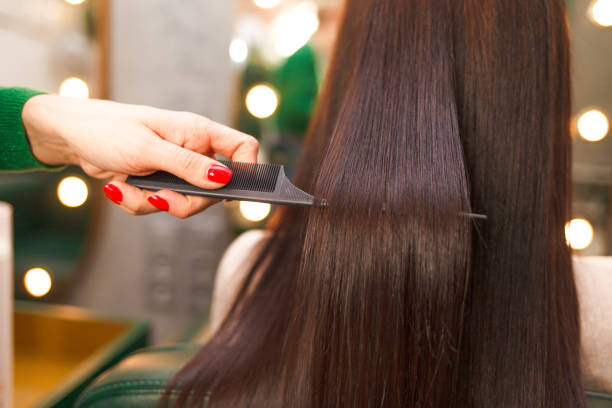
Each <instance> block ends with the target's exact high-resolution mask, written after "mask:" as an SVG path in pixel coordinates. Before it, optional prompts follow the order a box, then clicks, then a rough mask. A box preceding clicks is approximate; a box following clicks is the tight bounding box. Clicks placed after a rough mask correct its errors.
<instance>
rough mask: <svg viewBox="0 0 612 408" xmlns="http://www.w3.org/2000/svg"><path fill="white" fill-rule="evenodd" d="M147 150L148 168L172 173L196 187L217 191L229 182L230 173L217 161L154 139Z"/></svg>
mask: <svg viewBox="0 0 612 408" xmlns="http://www.w3.org/2000/svg"><path fill="white" fill-rule="evenodd" d="M147 150H148V151H147V152H146V156H147V157H148V160H149V163H148V166H149V167H151V168H156V169H161V170H164V171H167V172H169V173H172V174H174V175H175V176H178V177H180V178H182V179H183V180H186V181H188V182H190V183H191V184H194V185H196V186H198V187H201V188H205V189H217V188H221V187H223V186H224V185H225V184H227V183H228V182H229V181H230V180H231V177H232V171H231V170H230V169H228V168H227V167H226V166H224V165H222V164H221V163H219V162H218V161H216V160H214V159H211V158H210V157H207V156H204V155H202V154H199V153H196V152H194V151H192V150H189V149H185V148H182V147H180V146H177V145H175V144H173V143H170V142H167V141H165V140H163V139H156V140H155V141H154V142H153V143H151V144H150V145H149V146H148V147H147Z"/></svg>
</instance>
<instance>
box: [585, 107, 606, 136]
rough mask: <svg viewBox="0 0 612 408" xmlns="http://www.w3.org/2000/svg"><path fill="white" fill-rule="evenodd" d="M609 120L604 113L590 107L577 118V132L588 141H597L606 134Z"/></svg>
mask: <svg viewBox="0 0 612 408" xmlns="http://www.w3.org/2000/svg"><path fill="white" fill-rule="evenodd" d="M609 130H610V122H609V121H608V118H607V117H606V115H605V114H604V113H603V112H602V111H600V110H597V109H591V110H589V111H587V112H585V113H583V114H582V115H580V117H579V118H578V134H580V137H582V138H583V139H585V140H588V141H589V142H598V141H600V140H602V139H603V138H604V137H606V135H607V134H608V131H609Z"/></svg>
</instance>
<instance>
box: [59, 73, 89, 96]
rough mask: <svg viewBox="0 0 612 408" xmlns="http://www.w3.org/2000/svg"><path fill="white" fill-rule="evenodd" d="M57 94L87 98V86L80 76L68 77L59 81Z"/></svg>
mask: <svg viewBox="0 0 612 408" xmlns="http://www.w3.org/2000/svg"><path fill="white" fill-rule="evenodd" d="M59 94H60V95H61V96H67V97H69V98H77V99H87V98H89V87H88V86H87V83H86V82H85V81H83V80H82V79H81V78H77V77H70V78H67V79H65V80H64V81H63V82H62V83H61V85H60V87H59Z"/></svg>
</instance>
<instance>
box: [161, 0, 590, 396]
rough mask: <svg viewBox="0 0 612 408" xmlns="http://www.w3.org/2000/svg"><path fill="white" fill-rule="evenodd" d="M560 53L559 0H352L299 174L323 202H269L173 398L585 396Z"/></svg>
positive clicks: (565, 80)
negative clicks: (234, 293) (228, 305)
mask: <svg viewBox="0 0 612 408" xmlns="http://www.w3.org/2000/svg"><path fill="white" fill-rule="evenodd" d="M568 53H569V51H568V36H567V27H566V21H565V10H564V5H563V1H562V0H511V1H508V0H412V1H407V0H349V1H348V2H347V5H346V9H345V15H344V18H343V22H342V26H341V29H340V33H339V38H338V42H337V46H336V50H335V53H334V57H333V61H332V64H331V67H330V72H329V73H328V76H327V79H326V83H325V86H324V90H323V93H322V97H321V99H320V101H319V104H318V109H317V112H316V115H315V117H314V120H313V122H312V124H311V129H310V132H309V135H308V137H307V140H306V142H305V145H304V152H303V157H302V162H301V163H302V165H301V167H300V170H299V173H298V175H297V178H296V183H297V184H298V185H299V186H300V187H302V188H303V189H305V190H306V191H309V192H311V193H314V194H315V195H317V196H319V197H324V198H326V199H327V200H328V201H329V203H330V206H329V208H327V209H310V210H304V209H295V208H283V209H282V210H279V212H278V213H277V214H276V219H275V221H276V222H275V223H274V227H273V234H272V238H271V239H270V240H269V241H268V242H267V243H266V244H265V245H264V247H263V248H262V250H261V254H260V256H259V257H258V260H257V262H256V263H255V266H254V267H253V268H252V269H251V270H250V272H249V274H248V277H247V278H246V281H245V283H244V284H243V286H242V289H241V292H240V294H239V296H238V298H237V301H236V302H235V304H234V305H233V308H232V310H231V312H230V313H229V316H228V317H227V318H226V320H225V322H224V324H223V325H222V327H221V328H220V330H219V331H218V332H217V333H216V335H215V336H214V337H213V339H212V340H211V341H210V342H209V343H208V344H207V345H206V346H204V347H203V348H202V350H201V352H200V353H199V354H198V355H197V356H196V357H195V358H194V359H193V360H192V361H191V362H190V363H189V364H187V366H186V367H184V368H183V370H182V371H181V372H180V373H179V374H178V375H177V377H176V378H175V379H174V381H173V383H172V384H171V387H181V389H182V390H183V392H182V394H181V396H180V398H179V400H178V403H177V405H184V406H191V405H195V404H196V403H197V402H198V401H202V400H205V399H206V400H207V401H208V402H209V403H210V406H211V407H214V408H217V407H298V408H302V407H303V408H306V407H337V408H340V407H359V408H361V407H483V408H485V407H486V408H489V407H554V408H560V407H572V408H575V407H582V406H585V400H584V395H583V390H582V387H581V382H580V368H579V324H578V305H577V297H576V289H575V285H574V280H573V274H572V267H571V262H570V251H569V249H568V247H567V245H566V243H565V240H564V225H565V222H566V221H567V219H568V217H569V188H570V185H569V176H570V144H571V140H570V135H569V123H570V80H569V55H568ZM464 212H478V213H483V214H486V215H487V216H488V219H487V220H486V221H474V220H472V219H469V218H466V217H462V216H460V215H459V213H464Z"/></svg>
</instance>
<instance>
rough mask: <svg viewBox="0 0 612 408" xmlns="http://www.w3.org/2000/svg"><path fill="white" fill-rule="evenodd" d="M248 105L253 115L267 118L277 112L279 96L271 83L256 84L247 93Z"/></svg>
mask: <svg viewBox="0 0 612 408" xmlns="http://www.w3.org/2000/svg"><path fill="white" fill-rule="evenodd" d="M246 106H247V109H248V111H249V113H251V115H253V116H255V117H256V118H259V119H265V118H268V117H270V116H272V115H273V114H274V112H276V108H278V96H277V95H276V92H275V91H274V89H272V87H270V86H269V85H256V86H254V87H253V88H251V90H249V92H248V93H247V96H246Z"/></svg>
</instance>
